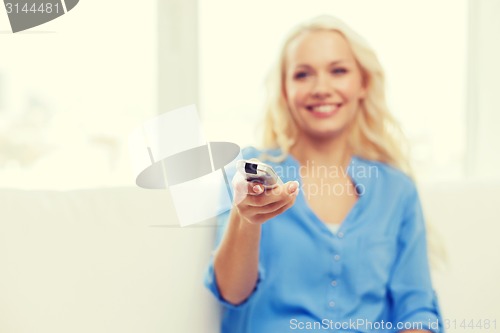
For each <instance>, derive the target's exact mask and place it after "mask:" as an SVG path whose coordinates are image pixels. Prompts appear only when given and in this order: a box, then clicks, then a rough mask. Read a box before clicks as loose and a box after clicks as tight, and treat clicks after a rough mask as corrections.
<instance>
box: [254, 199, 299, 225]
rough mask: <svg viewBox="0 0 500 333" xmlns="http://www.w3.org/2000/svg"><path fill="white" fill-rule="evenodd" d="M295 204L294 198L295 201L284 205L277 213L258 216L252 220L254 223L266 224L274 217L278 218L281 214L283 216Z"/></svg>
mask: <svg viewBox="0 0 500 333" xmlns="http://www.w3.org/2000/svg"><path fill="white" fill-rule="evenodd" d="M294 203H295V198H293V200H291V201H290V202H288V203H287V204H285V205H283V206H282V207H280V208H279V209H276V210H275V211H273V212H272V213H267V214H256V215H255V216H254V217H253V218H252V221H254V222H255V223H263V222H266V221H268V220H270V219H272V218H273V217H275V216H278V215H280V214H282V213H283V212H285V211H286V210H288V209H289V208H290V207H292V206H293V204H294Z"/></svg>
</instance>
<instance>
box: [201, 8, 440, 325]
mask: <svg viewBox="0 0 500 333" xmlns="http://www.w3.org/2000/svg"><path fill="white" fill-rule="evenodd" d="M268 93H269V95H268V106H267V114H266V124H265V125H266V126H265V145H266V147H267V148H266V149H264V150H262V151H261V150H258V149H255V148H253V147H248V148H246V149H244V150H243V152H242V153H243V157H244V158H247V159H249V158H258V159H261V160H263V161H264V162H266V163H267V164H269V165H271V166H272V167H273V168H274V169H275V170H276V171H277V173H278V174H279V175H280V176H281V178H282V179H283V181H284V182H285V183H284V185H282V186H279V187H278V188H277V189H276V190H274V191H270V190H264V189H263V188H262V186H261V185H255V184H251V183H247V182H245V181H244V180H242V179H238V178H237V177H235V178H234V179H235V180H234V182H233V184H234V189H235V197H236V198H240V199H238V200H235V202H234V207H233V209H232V210H231V211H230V212H229V213H228V214H225V215H223V216H221V219H220V221H222V223H221V226H220V229H219V231H220V233H219V236H218V240H217V242H218V246H217V250H216V251H215V252H214V255H213V257H212V261H211V263H210V265H209V269H208V273H207V276H206V280H205V283H206V285H207V287H208V288H209V289H210V290H211V291H212V293H213V294H214V295H215V296H216V297H217V299H218V300H219V301H220V302H221V303H222V304H223V305H224V307H225V310H224V316H223V321H222V332H223V333H227V332H236V333H246V332H252V333H253V332H255V333H267V332H269V333H271V332H273V333H274V332H289V331H290V332H292V331H294V332H295V331H301V330H303V331H307V332H311V331H317V332H326V331H332V330H334V331H342V332H374V331H377V332H378V331H380V332H443V328H442V323H441V322H442V318H441V315H440V310H439V306H438V302H437V297H436V294H435V292H434V290H433V288H432V284H431V279H430V273H429V265H428V258H427V252H426V235H425V224H424V220H423V217H422V211H421V207H420V201H419V197H418V193H417V190H416V188H415V185H414V183H413V181H412V179H411V178H410V177H409V176H408V173H409V168H408V163H407V161H406V160H405V158H404V154H403V153H402V149H401V148H400V143H401V137H400V136H398V135H399V133H400V132H399V127H398V126H397V124H396V122H395V121H394V120H393V118H392V117H391V115H390V114H389V112H388V110H387V107H386V104H385V96H384V75H383V71H382V68H381V66H380V64H379V62H378V60H377V58H376V56H375V54H374V53H373V51H372V50H371V49H370V47H369V46H368V45H367V44H366V43H365V42H364V40H363V39H362V38H360V37H359V36H358V35H357V34H356V33H354V32H353V31H352V30H351V29H350V28H349V27H347V26H346V25H345V24H343V23H342V22H340V21H339V20H337V19H335V18H332V17H328V16H321V17H318V18H315V19H313V20H311V21H310V22H307V23H306V24H304V25H302V26H300V27H298V28H297V29H296V30H294V31H293V32H292V33H291V34H290V36H289V37H288V38H287V40H286V41H285V44H284V46H283V48H282V52H281V55H280V58H279V61H278V63H277V66H276V67H275V69H274V71H273V72H271V74H270V76H269V78H268ZM297 181H298V182H297ZM299 188H300V189H301V190H300V191H299Z"/></svg>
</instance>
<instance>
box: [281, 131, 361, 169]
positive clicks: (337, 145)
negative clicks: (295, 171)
mask: <svg viewBox="0 0 500 333" xmlns="http://www.w3.org/2000/svg"><path fill="white" fill-rule="evenodd" d="M290 154H292V155H293V156H294V157H295V159H296V160H297V161H299V162H300V164H301V165H307V162H308V161H314V164H315V165H326V166H338V167H346V166H347V165H348V163H349V161H350V159H351V155H352V152H351V150H350V149H349V146H348V144H347V135H346V134H345V133H343V134H341V135H339V136H335V137H332V138H324V139H318V138H314V137H311V136H308V135H305V134H303V133H302V135H300V136H299V138H298V139H297V141H296V144H295V145H294V146H293V147H292V148H291V150H290Z"/></svg>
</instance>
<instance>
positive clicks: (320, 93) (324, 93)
mask: <svg viewBox="0 0 500 333" xmlns="http://www.w3.org/2000/svg"><path fill="white" fill-rule="evenodd" d="M331 90H332V87H331V82H330V81H329V78H328V77H327V76H326V75H318V76H317V77H316V80H314V85H313V87H312V90H311V95H312V96H313V97H315V98H320V99H323V98H326V97H330V96H331Z"/></svg>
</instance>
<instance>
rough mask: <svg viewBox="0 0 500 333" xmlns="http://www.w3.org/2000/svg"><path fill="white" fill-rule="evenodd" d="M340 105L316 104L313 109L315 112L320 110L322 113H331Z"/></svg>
mask: <svg viewBox="0 0 500 333" xmlns="http://www.w3.org/2000/svg"><path fill="white" fill-rule="evenodd" d="M339 106H340V105H339V104H336V105H320V106H315V107H313V108H312V110H313V111H315V112H320V113H329V112H332V111H334V110H335V109H337V108H338V107H339Z"/></svg>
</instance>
